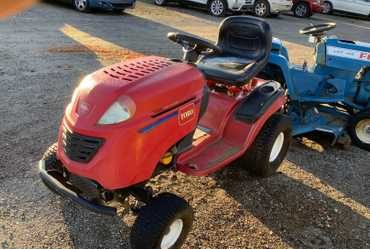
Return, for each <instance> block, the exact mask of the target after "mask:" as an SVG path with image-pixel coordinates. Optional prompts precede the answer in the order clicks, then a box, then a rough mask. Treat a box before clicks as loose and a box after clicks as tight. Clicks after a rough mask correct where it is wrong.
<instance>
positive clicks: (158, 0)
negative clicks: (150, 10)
mask: <svg viewBox="0 0 370 249" xmlns="http://www.w3.org/2000/svg"><path fill="white" fill-rule="evenodd" d="M153 3H154V4H155V5H158V6H164V5H166V4H167V0H153Z"/></svg>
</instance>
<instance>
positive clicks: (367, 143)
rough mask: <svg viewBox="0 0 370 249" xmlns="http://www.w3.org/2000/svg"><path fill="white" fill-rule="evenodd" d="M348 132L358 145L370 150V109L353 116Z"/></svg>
mask: <svg viewBox="0 0 370 249" xmlns="http://www.w3.org/2000/svg"><path fill="white" fill-rule="evenodd" d="M348 133H349V135H350V136H351V140H352V142H353V143H354V144H355V145H356V146H358V147H359V148H361V149H364V150H367V151H370V110H365V111H361V112H359V113H357V114H355V115H354V116H353V117H352V118H351V120H350V121H349V125H348Z"/></svg>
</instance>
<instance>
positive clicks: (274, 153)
mask: <svg viewBox="0 0 370 249" xmlns="http://www.w3.org/2000/svg"><path fill="white" fill-rule="evenodd" d="M284 140H285V136H284V133H283V132H280V134H279V135H278V136H277V137H276V139H275V142H274V145H273V146H272V149H271V153H270V159H269V162H270V163H271V162H273V161H275V160H276V158H277V157H278V156H279V154H280V152H281V149H282V148H283V145H284Z"/></svg>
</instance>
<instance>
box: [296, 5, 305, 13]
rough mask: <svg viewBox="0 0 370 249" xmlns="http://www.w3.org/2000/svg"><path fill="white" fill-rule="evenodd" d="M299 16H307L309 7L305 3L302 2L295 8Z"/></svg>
mask: <svg viewBox="0 0 370 249" xmlns="http://www.w3.org/2000/svg"><path fill="white" fill-rule="evenodd" d="M295 12H296V14H297V16H306V15H307V8H306V6H305V5H304V4H300V5H298V6H297V8H296V9H295Z"/></svg>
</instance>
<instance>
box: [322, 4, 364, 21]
mask: <svg viewBox="0 0 370 249" xmlns="http://www.w3.org/2000/svg"><path fill="white" fill-rule="evenodd" d="M333 10H339V11H344V12H349V13H354V14H358V15H364V16H369V17H370V0H325V1H324V4H323V11H322V12H323V13H325V14H330V13H331V12H332V11H333Z"/></svg>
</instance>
